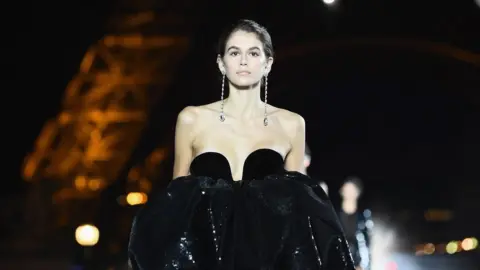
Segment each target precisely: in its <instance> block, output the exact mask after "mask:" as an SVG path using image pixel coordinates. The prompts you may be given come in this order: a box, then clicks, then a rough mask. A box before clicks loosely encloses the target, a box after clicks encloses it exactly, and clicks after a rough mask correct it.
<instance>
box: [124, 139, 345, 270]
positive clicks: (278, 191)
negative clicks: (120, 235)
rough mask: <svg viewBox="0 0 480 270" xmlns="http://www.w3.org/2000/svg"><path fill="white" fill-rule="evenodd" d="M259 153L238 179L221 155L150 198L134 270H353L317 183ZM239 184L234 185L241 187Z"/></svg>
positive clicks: (133, 251)
mask: <svg viewBox="0 0 480 270" xmlns="http://www.w3.org/2000/svg"><path fill="white" fill-rule="evenodd" d="M284 163H285V162H284V160H283V157H282V155H280V153H278V152H276V151H274V150H272V149H265V148H262V149H258V150H255V151H253V152H252V153H251V154H250V155H248V157H247V158H246V159H245V162H244V166H243V173H242V177H241V178H242V179H233V177H232V172H231V166H230V164H229V162H228V159H227V158H226V157H225V156H224V155H222V154H220V153H217V152H206V153H202V154H200V155H198V156H197V157H195V158H194V159H193V160H192V162H191V165H190V175H188V176H183V177H178V178H176V179H174V180H172V181H171V182H170V184H169V186H168V187H167V188H166V189H165V190H162V191H161V192H153V193H152V194H150V195H149V200H148V202H147V204H146V205H145V206H144V207H143V208H142V209H141V210H140V211H139V213H138V214H137V216H136V217H135V219H134V222H133V225H132V230H131V235H130V242H129V250H128V252H129V262H130V264H131V268H132V269H133V270H180V269H182V270H297V269H302V270H354V266H353V262H352V259H351V255H350V252H349V248H348V244H347V242H346V241H345V237H344V235H343V231H342V229H341V226H340V223H339V221H338V218H337V216H336V213H335V210H334V209H333V207H332V205H331V203H330V201H329V199H328V197H327V195H326V194H325V192H324V191H323V189H322V188H321V186H320V184H319V182H318V181H315V180H313V179H311V178H310V177H308V176H306V175H303V174H301V173H298V172H290V171H286V170H285V169H284ZM234 180H235V181H234Z"/></svg>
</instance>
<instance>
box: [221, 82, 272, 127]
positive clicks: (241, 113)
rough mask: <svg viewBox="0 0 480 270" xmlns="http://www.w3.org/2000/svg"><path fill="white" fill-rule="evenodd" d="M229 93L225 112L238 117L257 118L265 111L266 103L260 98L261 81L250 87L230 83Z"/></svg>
mask: <svg viewBox="0 0 480 270" xmlns="http://www.w3.org/2000/svg"><path fill="white" fill-rule="evenodd" d="M229 90H230V91H229V95H228V98H227V99H226V100H225V113H227V114H229V115H232V116H233V117H235V118H237V119H250V118H255V117H258V116H260V115H263V113H264V108H265V107H264V106H265V105H264V103H263V101H262V100H261V99H260V83H258V84H256V85H252V86H250V87H248V88H238V87H236V86H235V85H232V84H231V83H230V84H229Z"/></svg>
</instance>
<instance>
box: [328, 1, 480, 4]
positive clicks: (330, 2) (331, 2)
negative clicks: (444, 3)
mask: <svg viewBox="0 0 480 270" xmlns="http://www.w3.org/2000/svg"><path fill="white" fill-rule="evenodd" d="M478 1H480V0H478ZM334 2H335V0H323V3H325V4H327V5H331V4H333V3H334Z"/></svg>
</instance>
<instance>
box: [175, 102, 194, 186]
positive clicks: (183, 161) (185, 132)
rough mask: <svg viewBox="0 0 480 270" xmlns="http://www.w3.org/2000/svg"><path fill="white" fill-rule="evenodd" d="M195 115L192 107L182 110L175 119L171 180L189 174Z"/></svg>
mask: <svg viewBox="0 0 480 270" xmlns="http://www.w3.org/2000/svg"><path fill="white" fill-rule="evenodd" d="M195 122H196V113H195V111H194V107H186V108H184V109H183V110H182V111H181V112H180V113H179V114H178V117H177V123H176V126H175V161H174V165H173V178H174V179H175V178H177V177H180V176H186V175H188V174H190V163H191V162H192V158H193V148H192V143H193V139H194V127H195Z"/></svg>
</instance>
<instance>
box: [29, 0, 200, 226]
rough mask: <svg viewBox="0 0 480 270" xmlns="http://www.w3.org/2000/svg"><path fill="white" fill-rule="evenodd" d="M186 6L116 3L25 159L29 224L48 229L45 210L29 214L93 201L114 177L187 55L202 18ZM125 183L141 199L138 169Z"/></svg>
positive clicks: (155, 156) (152, 159) (158, 158)
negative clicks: (132, 185)
mask: <svg viewBox="0 0 480 270" xmlns="http://www.w3.org/2000/svg"><path fill="white" fill-rule="evenodd" d="M191 2H194V1H182V0H180V1H154V0H138V1H127V0H119V1H118V3H116V5H115V11H114V12H113V13H112V14H113V15H112V16H111V19H110V20H109V21H108V23H107V26H106V29H107V30H106V34H105V35H104V36H103V38H101V39H100V40H98V41H97V42H96V43H95V44H92V45H91V46H90V48H89V49H88V51H87V52H86V53H85V55H84V57H83V60H82V61H81V64H80V67H79V70H78V74H76V75H75V76H74V77H73V79H72V80H71V81H70V82H69V84H68V85H67V86H66V90H65V94H64V98H63V101H62V109H61V111H60V112H59V113H58V115H57V116H56V117H55V118H53V119H49V120H48V121H46V123H45V125H44V127H43V129H42V131H41V132H40V134H39V136H38V138H37V140H36V142H35V145H34V148H33V151H32V152H31V153H29V154H28V156H27V157H26V158H25V162H24V166H23V178H24V179H25V181H28V182H32V183H35V184H36V185H37V188H32V191H31V192H32V194H30V195H29V197H30V199H29V203H27V204H29V205H30V207H28V206H27V212H30V213H32V212H35V213H34V214H33V215H34V216H32V217H31V218H30V221H29V223H30V224H38V225H39V226H38V227H39V228H41V227H42V226H43V227H49V226H51V225H49V223H51V222H49V220H50V218H49V217H47V215H49V214H48V213H46V212H49V210H45V211H46V212H45V213H43V214H42V213H41V211H40V212H39V211H37V210H35V211H32V210H31V209H38V208H44V209H47V208H51V207H52V206H51V205H45V204H49V203H50V204H51V202H52V199H53V203H54V204H56V205H57V206H56V207H58V208H62V207H61V206H60V205H65V204H68V202H69V201H73V200H88V199H91V198H94V197H95V196H98V194H99V193H100V192H101V191H102V190H104V189H105V188H106V187H108V186H109V185H111V184H112V183H114V182H115V181H116V180H117V179H118V177H119V175H120V174H122V170H124V168H125V166H126V164H127V163H128V161H129V159H130V156H131V154H132V152H133V151H134V150H135V147H136V146H137V144H138V142H139V139H140V137H141V136H142V131H143V130H144V129H145V126H146V125H147V123H148V116H149V113H150V112H151V110H152V108H153V107H154V105H155V104H157V103H158V102H159V100H161V99H162V97H163V96H164V94H165V93H166V91H167V89H168V88H169V86H170V85H172V82H173V76H174V74H175V72H177V69H178V68H179V66H180V63H181V60H182V59H183V58H184V57H185V56H186V55H187V52H188V51H189V49H190V36H191V34H192V31H193V30H192V28H193V27H194V26H195V23H194V22H195V20H198V16H199V15H198V14H201V11H202V7H200V8H199V7H197V6H194V5H193V3H191ZM205 8H206V7H205ZM199 12H200V13H199ZM165 156H166V154H165V149H162V148H159V149H157V150H155V151H153V153H152V154H151V155H150V156H149V157H148V158H147V162H149V163H150V165H151V166H150V168H152V167H155V166H156V165H158V164H159V163H160V162H162V160H163V159H164V158H165ZM157 167H158V166H157ZM147 169H148V168H147ZM128 178H129V179H131V180H132V181H134V182H135V185H136V186H137V187H138V188H139V189H141V191H144V192H148V191H149V188H150V186H151V183H150V180H149V179H148V177H146V176H145V172H142V168H133V169H132V170H131V172H130V173H129V177H128ZM39 183H40V184H39ZM45 185H46V186H49V188H48V191H45V188H44V186H45ZM38 187H40V188H38ZM39 204H40V207H39ZM28 208H30V209H28ZM29 210H30V211H29ZM65 211H67V210H64V212H65ZM27 215H28V214H27ZM27 218H28V217H27ZM55 218H57V219H62V218H61V217H58V216H55ZM66 222H67V221H64V222H63V223H66ZM57 223H62V221H58V220H57ZM41 224H43V225H41ZM39 230H41V231H42V232H37V233H36V234H37V235H44V234H45V232H46V231H48V230H49V229H47V228H43V229H39Z"/></svg>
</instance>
